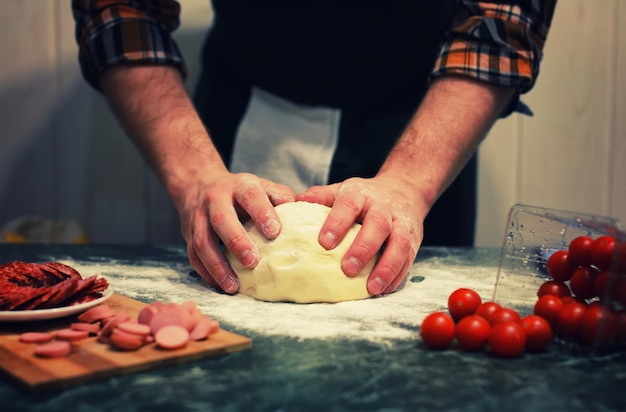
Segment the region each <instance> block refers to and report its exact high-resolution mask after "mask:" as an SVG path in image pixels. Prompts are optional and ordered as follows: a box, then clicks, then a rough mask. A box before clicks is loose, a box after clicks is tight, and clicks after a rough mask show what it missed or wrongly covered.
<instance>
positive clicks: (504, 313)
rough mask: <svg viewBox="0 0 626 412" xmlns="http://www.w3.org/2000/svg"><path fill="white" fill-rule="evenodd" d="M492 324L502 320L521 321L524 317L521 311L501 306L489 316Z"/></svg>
mask: <svg viewBox="0 0 626 412" xmlns="http://www.w3.org/2000/svg"><path fill="white" fill-rule="evenodd" d="M488 320H489V323H490V324H491V326H494V325H496V324H497V323H500V322H518V323H519V322H521V320H522V318H521V317H520V315H519V313H517V312H516V311H515V310H513V309H511V308H500V309H498V310H497V311H495V312H494V313H492V314H491V316H489V319H488Z"/></svg>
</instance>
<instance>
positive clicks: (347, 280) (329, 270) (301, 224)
mask: <svg viewBox="0 0 626 412" xmlns="http://www.w3.org/2000/svg"><path fill="white" fill-rule="evenodd" d="M329 211H330V208H329V207H326V206H324V205H320V204H315V203H306V202H291V203H284V204H282V205H279V206H276V212H277V213H278V216H279V217H280V220H281V222H282V231H281V233H280V235H279V236H278V237H277V238H276V239H275V240H267V239H266V238H265V237H264V236H263V235H261V234H260V233H259V231H258V230H257V228H256V226H254V225H252V224H248V225H246V229H247V230H248V233H249V235H250V237H251V238H252V241H253V242H254V243H255V244H256V245H257V246H258V247H259V249H260V251H261V261H260V262H259V264H258V265H257V266H256V267H255V268H254V269H247V268H245V267H244V266H243V265H241V263H239V262H238V261H237V260H236V259H235V258H234V256H233V255H232V254H231V253H230V251H227V252H226V256H227V258H228V260H229V262H230V264H231V266H232V267H233V269H234V270H235V273H236V274H237V276H238V277H239V284H240V287H239V291H240V292H241V293H243V294H244V295H248V296H252V297H253V298H255V299H259V300H264V301H270V302H280V301H287V302H296V303H313V302H341V301H346V300H356V299H366V298H368V297H370V294H369V293H368V292H367V287H366V283H367V277H368V276H369V274H370V272H371V271H372V268H373V267H374V263H375V262H374V260H375V259H373V260H372V261H370V262H369V264H368V265H366V266H365V267H364V268H363V270H362V271H361V272H360V273H359V274H358V275H357V276H355V277H348V276H346V275H345V274H344V273H343V271H342V270H341V266H340V263H341V258H342V257H343V256H344V255H345V253H346V251H347V250H348V247H349V246H350V245H351V244H352V241H353V240H354V238H355V236H356V234H357V233H358V231H359V228H360V227H361V225H360V224H358V223H355V224H354V225H353V227H352V228H351V229H350V231H349V232H348V234H347V235H346V237H345V238H344V239H343V241H342V242H341V243H340V244H339V245H338V246H337V247H336V248H335V249H333V250H326V249H324V248H323V247H322V246H320V244H319V243H318V240H317V239H318V236H319V233H320V229H321V227H322V223H324V220H325V219H326V216H327V215H328V212H329Z"/></svg>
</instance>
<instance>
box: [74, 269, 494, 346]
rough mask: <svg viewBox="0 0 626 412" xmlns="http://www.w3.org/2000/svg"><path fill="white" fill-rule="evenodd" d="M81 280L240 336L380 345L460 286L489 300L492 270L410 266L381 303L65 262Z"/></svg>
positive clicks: (412, 332) (408, 336)
mask: <svg viewBox="0 0 626 412" xmlns="http://www.w3.org/2000/svg"><path fill="white" fill-rule="evenodd" d="M64 263H66V264H69V265H71V266H72V267H74V268H76V269H77V270H78V271H79V272H80V273H81V274H82V275H83V276H85V277H86V276H91V275H94V274H97V275H100V276H104V277H106V278H107V279H108V280H109V282H110V284H111V286H112V287H113V289H114V291H115V292H117V293H120V294H123V295H126V296H128V297H131V298H135V299H138V300H141V301H144V302H152V301H155V300H160V301H163V302H176V303H181V302H184V301H185V300H193V301H195V302H196V304H197V305H198V307H199V308H200V309H201V310H202V311H203V312H204V313H206V314H209V315H210V316H212V317H213V318H215V319H217V320H219V321H220V322H221V323H222V324H223V325H224V326H225V327H226V328H227V329H228V328H229V326H231V328H232V327H234V328H236V329H237V330H238V331H241V332H242V333H245V331H246V330H249V331H253V332H255V333H258V334H261V335H265V336H270V335H282V336H289V337H294V338H298V339H307V338H316V339H333V338H346V339H365V340H369V341H372V342H377V343H386V342H389V341H391V340H415V339H417V328H418V326H419V324H420V323H421V321H422V320H423V319H424V317H425V316H426V315H428V314H429V313H431V312H433V311H436V310H444V309H445V307H446V304H447V300H448V296H449V295H450V293H451V292H452V291H454V290H455V289H457V288H460V287H469V288H472V289H474V290H476V291H477V292H478V293H479V294H480V295H481V296H482V297H483V299H484V300H489V299H491V296H492V293H493V287H494V283H495V278H496V268H476V267H468V266H454V265H450V264H446V265H443V264H441V262H440V260H439V259H430V260H426V261H423V262H419V263H417V264H415V265H414V266H413V268H412V269H411V272H410V273H409V275H408V276H407V280H406V282H405V284H404V286H403V287H402V289H400V290H399V291H397V292H395V293H393V294H391V295H387V296H384V297H378V298H372V299H365V300H358V301H349V302H340V303H311V304H296V303H274V302H263V301H258V300H255V299H253V298H251V297H248V296H245V295H242V294H237V295H234V296H229V295H225V294H222V293H218V292H215V291H214V290H212V289H210V288H208V287H207V286H205V284H204V282H203V281H201V280H200V279H198V278H197V277H194V276H191V275H190V274H189V272H188V270H189V269H188V267H184V268H183V267H181V268H176V267H170V266H167V267H166V266H164V265H160V264H159V263H158V262H152V263H151V264H149V265H148V266H146V265H142V266H132V265H123V264H119V263H118V262H115V261H110V262H107V261H102V262H99V263H97V264H92V263H86V262H79V261H64Z"/></svg>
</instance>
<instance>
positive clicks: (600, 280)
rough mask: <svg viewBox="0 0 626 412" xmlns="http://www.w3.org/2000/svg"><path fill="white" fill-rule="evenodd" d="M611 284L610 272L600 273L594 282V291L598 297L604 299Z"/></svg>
mask: <svg viewBox="0 0 626 412" xmlns="http://www.w3.org/2000/svg"><path fill="white" fill-rule="evenodd" d="M608 283H609V271H608V270H603V271H602V272H600V273H598V274H597V275H596V276H595V278H594V280H593V291H594V293H595V294H596V296H597V297H599V298H600V299H602V300H603V299H604V298H605V296H606V287H607V285H608Z"/></svg>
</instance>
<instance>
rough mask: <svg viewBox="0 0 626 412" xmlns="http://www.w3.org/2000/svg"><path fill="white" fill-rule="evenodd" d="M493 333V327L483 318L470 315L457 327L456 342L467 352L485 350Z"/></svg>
mask: <svg viewBox="0 0 626 412" xmlns="http://www.w3.org/2000/svg"><path fill="white" fill-rule="evenodd" d="M489 332H491V325H489V322H487V320H486V319H485V318H483V317H482V316H478V315H469V316H466V317H464V318H463V319H461V320H460V321H459V323H458V324H457V325H456V333H455V336H456V340H457V342H459V346H460V347H461V348H462V349H463V350H466V351H478V350H481V349H483V347H484V346H485V342H487V338H488V337H489Z"/></svg>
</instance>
